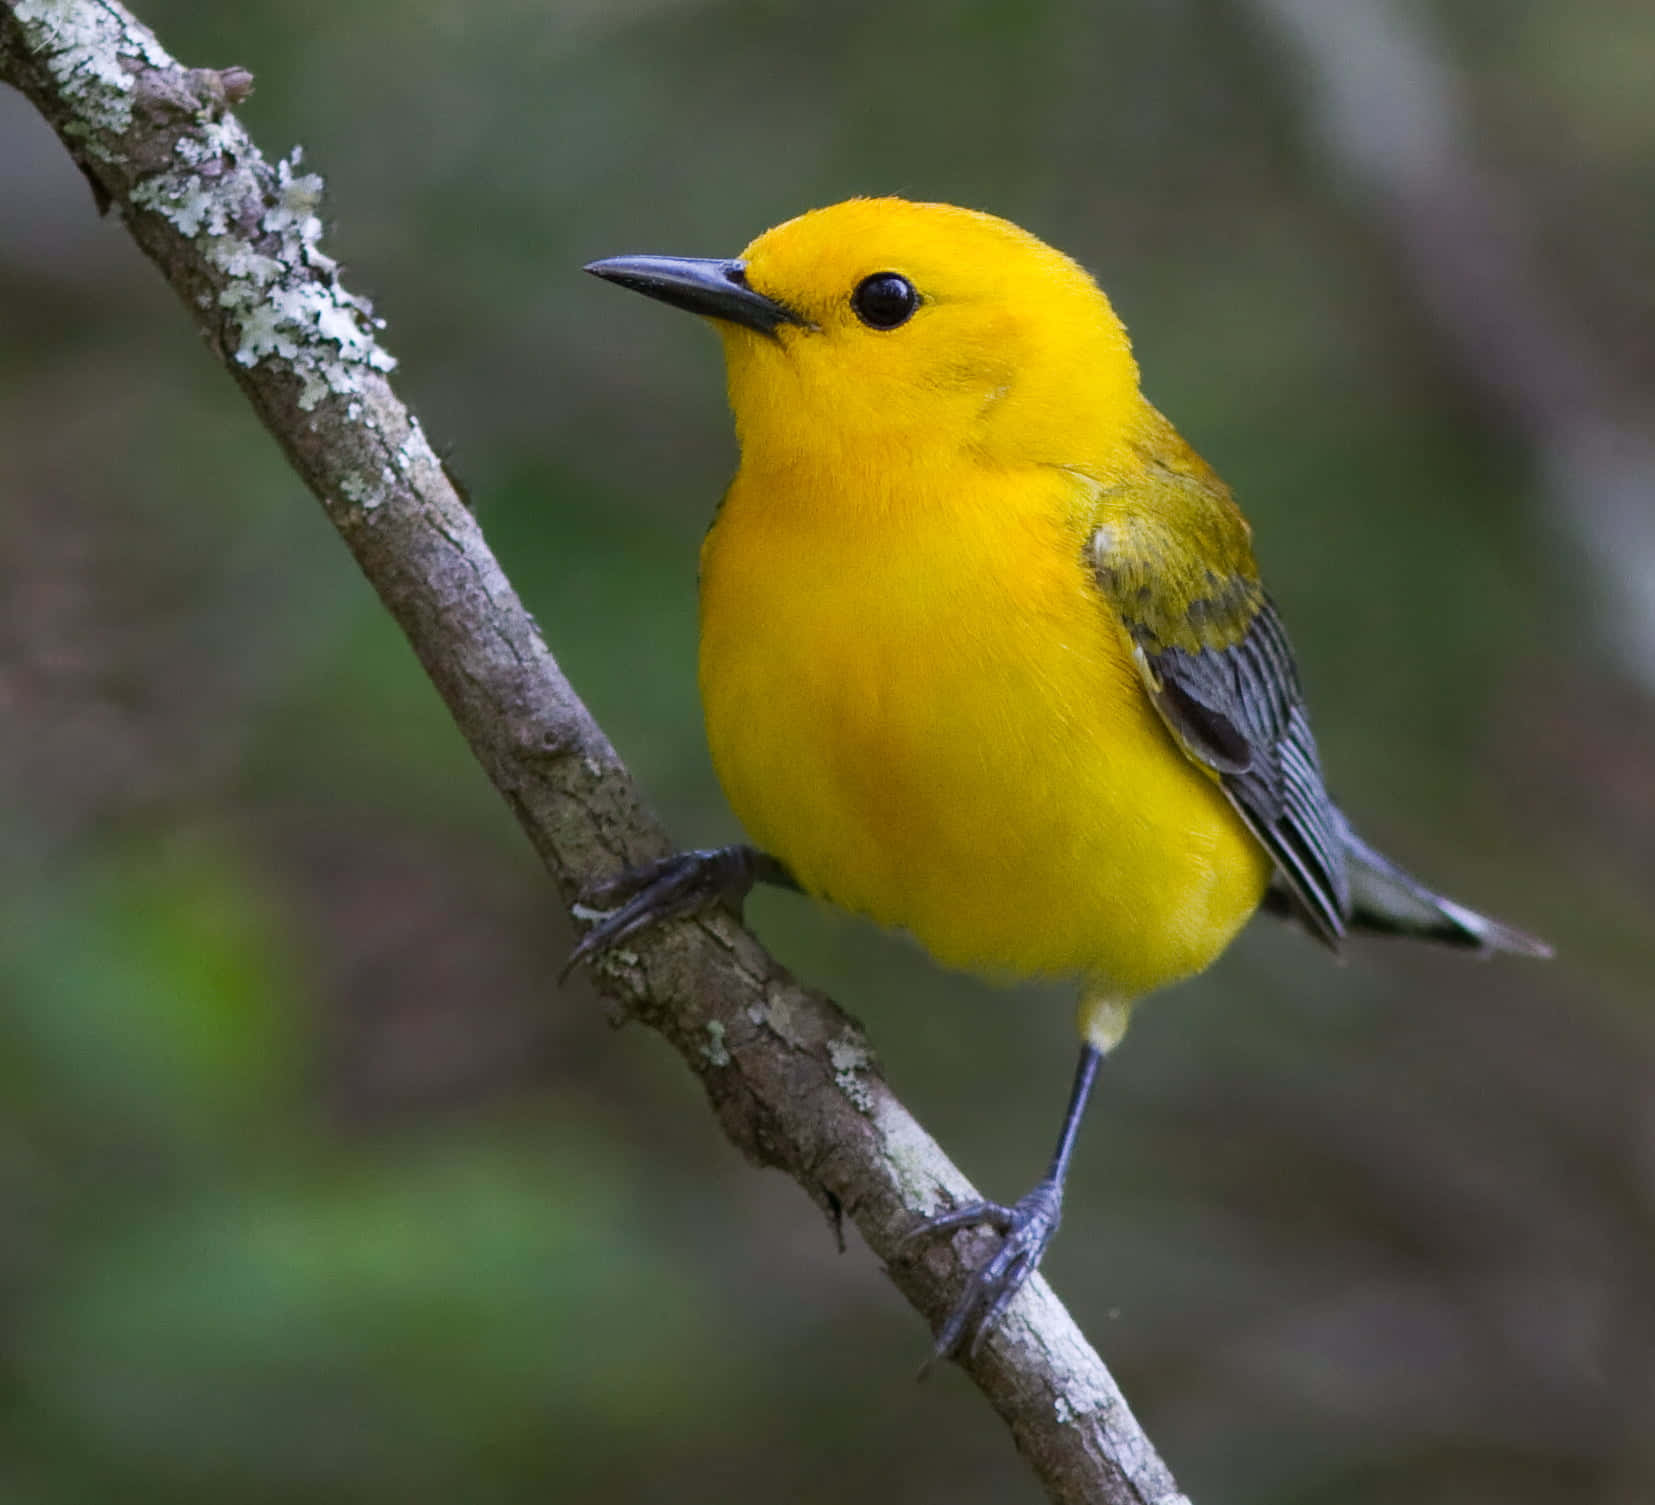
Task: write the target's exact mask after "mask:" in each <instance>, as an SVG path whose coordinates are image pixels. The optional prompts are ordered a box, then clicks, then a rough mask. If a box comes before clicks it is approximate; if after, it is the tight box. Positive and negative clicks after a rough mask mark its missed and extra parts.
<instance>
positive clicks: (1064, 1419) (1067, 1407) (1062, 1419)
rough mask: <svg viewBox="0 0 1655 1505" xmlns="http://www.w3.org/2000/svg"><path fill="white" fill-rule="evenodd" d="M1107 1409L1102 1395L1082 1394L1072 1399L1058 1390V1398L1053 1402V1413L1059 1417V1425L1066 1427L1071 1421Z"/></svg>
mask: <svg viewBox="0 0 1655 1505" xmlns="http://www.w3.org/2000/svg"><path fill="white" fill-rule="evenodd" d="M1104 1409H1105V1401H1104V1400H1103V1398H1102V1397H1099V1396H1096V1395H1092V1396H1082V1397H1080V1399H1079V1400H1071V1399H1070V1397H1069V1396H1068V1395H1067V1394H1066V1393H1065V1392H1063V1391H1061V1390H1060V1391H1058V1394H1057V1400H1056V1401H1055V1402H1053V1404H1052V1414H1053V1415H1054V1416H1055V1417H1056V1418H1057V1423H1058V1425H1059V1426H1062V1427H1066V1426H1068V1425H1069V1423H1070V1422H1073V1421H1079V1420H1080V1419H1081V1418H1082V1417H1084V1416H1091V1415H1093V1414H1095V1413H1096V1412H1098V1411H1102V1410H1104Z"/></svg>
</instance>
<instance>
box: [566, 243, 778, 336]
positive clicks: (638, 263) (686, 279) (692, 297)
mask: <svg viewBox="0 0 1655 1505" xmlns="http://www.w3.org/2000/svg"><path fill="white" fill-rule="evenodd" d="M586 270H587V271H589V272H590V273H591V274H592V275H593V276H594V277H602V278H603V280H604V281H605V282H618V283H619V284H620V285H621V286H622V287H629V288H631V289H632V290H633V291H634V292H637V293H643V294H644V295H645V296H646V297H650V298H658V299H659V300H660V301H661V302H662V303H670V304H671V305H672V306H673V307H674V308H687V309H688V310H689V311H690V312H691V313H692V314H702V315H704V316H705V317H706V318H709V319H728V320H729V321H730V322H731V323H732V324H745V325H746V326H747V328H749V329H756V330H758V331H759V333H760V334H768V335H773V334H775V332H776V330H777V329H778V328H779V327H780V326H781V325H783V324H808V320H805V319H802V318H800V317H799V315H798V314H796V313H794V312H793V310H792V309H790V308H788V307H786V306H785V305H784V304H781V303H777V302H776V301H775V300H774V299H773V298H766V297H765V296H764V294H763V293H760V292H755V291H754V290H753V289H752V288H750V287H749V286H748V285H747V268H746V266H745V265H744V264H743V263H741V262H739V261H716V260H708V259H706V258H702V257H695V256H611V257H609V258H608V259H607V260H605V261H594V262H591V263H589V264H588V265H587V267H586Z"/></svg>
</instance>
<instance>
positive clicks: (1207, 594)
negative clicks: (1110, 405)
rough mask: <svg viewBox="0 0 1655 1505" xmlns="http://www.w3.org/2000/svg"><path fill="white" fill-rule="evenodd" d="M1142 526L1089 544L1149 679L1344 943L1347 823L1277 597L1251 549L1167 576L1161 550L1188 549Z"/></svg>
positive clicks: (1314, 922)
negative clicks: (1162, 546) (1333, 796)
mask: <svg viewBox="0 0 1655 1505" xmlns="http://www.w3.org/2000/svg"><path fill="white" fill-rule="evenodd" d="M1135 531H1136V530H1133V529H1131V528H1129V527H1127V526H1125V525H1123V524H1122V523H1121V522H1119V521H1116V522H1112V523H1111V524H1110V525H1108V526H1106V527H1103V528H1100V529H1099V530H1098V531H1097V533H1096V534H1094V535H1093V538H1092V540H1091V544H1090V548H1089V554H1090V557H1091V561H1092V563H1093V567H1094V571H1095V578H1096V579H1097V582H1098V585H1099V587H1100V588H1101V589H1102V591H1103V593H1104V595H1105V597H1106V598H1107V599H1108V601H1109V604H1110V605H1111V606H1112V607H1113V608H1114V609H1115V611H1116V612H1117V613H1118V614H1119V616H1120V619H1121V621H1122V623H1123V625H1124V626H1125V627H1126V630H1127V633H1128V635H1129V636H1130V637H1131V639H1132V644H1133V654H1134V657H1135V658H1136V660H1137V664H1138V671H1139V673H1140V674H1141V675H1142V677H1143V681H1144V687H1145V689H1146V690H1147V691H1148V692H1149V696H1150V699H1151V700H1152V701H1153V702H1154V704H1155V708H1156V710H1157V711H1159V712H1160V714H1161V719H1162V720H1163V721H1164V722H1165V723H1166V725H1167V728H1168V730H1169V731H1171V733H1172V735H1173V737H1174V738H1175V739H1176V740H1177V742H1178V745H1179V746H1180V747H1182V748H1183V750H1184V752H1185V753H1186V754H1187V755H1188V756H1189V757H1190V758H1191V759H1192V760H1193V761H1194V762H1196V763H1198V764H1200V765H1201V766H1203V767H1205V768H1207V769H1209V770H1210V771H1211V772H1212V773H1213V774H1215V775H1216V776H1217V778H1218V782H1219V784H1220V786H1221V787H1222V788H1223V790H1224V792H1225V794H1226V795H1227V796H1228V797H1229V800H1230V803H1231V804H1232V805H1234V806H1235V809H1236V811H1237V813H1238V814H1239V815H1240V816H1241V818H1242V819H1243V820H1244V821H1246V823H1247V825H1248V827H1249V829H1251V831H1252V832H1253V834H1254V835H1255V836H1257V837H1258V839H1259V841H1260V842H1262V843H1263V845H1264V847H1265V848H1266V850H1267V851H1268V852H1269V853H1270V856H1271V858H1272V859H1273V860H1274V861H1275V864H1276V867H1277V869H1278V870H1279V872H1280V874H1281V877H1282V879H1283V881H1284V882H1285V883H1286V885H1287V887H1288V889H1289V891H1290V893H1291V894H1292V897H1293V901H1294V908H1295V909H1296V911H1297V912H1298V913H1299V914H1300V916H1301V918H1302V919H1303V920H1304V921H1305V923H1306V924H1307V925H1308V926H1309V927H1310V930H1311V932H1312V934H1314V935H1317V936H1319V937H1320V938H1321V939H1322V940H1324V941H1326V942H1327V944H1328V945H1330V946H1335V947H1336V946H1337V945H1338V943H1339V940H1340V938H1341V937H1342V936H1343V935H1344V933H1345V925H1346V920H1347V918H1348V916H1349V914H1350V882H1349V877H1348V875H1347V872H1346V867H1345V856H1344V844H1343V842H1342V840H1341V836H1340V831H1341V826H1340V821H1339V816H1338V813H1337V812H1336V810H1335V809H1334V806H1333V803H1332V801H1331V800H1330V799H1329V798H1328V794H1327V790H1326V788H1325V787H1324V786H1323V783H1322V769H1321V762H1320V759H1319V758H1318V756H1317V753H1316V739H1315V737H1314V736H1313V735H1312V734H1311V730H1310V720H1309V718H1308V716H1307V715H1306V713H1305V707H1304V696H1303V693H1302V691H1301V690H1300V688H1299V676H1298V671H1297V669H1296V668H1295V666H1294V663H1293V651H1292V649H1291V648H1290V647H1289V645H1288V642H1287V635H1286V633H1285V632H1284V631H1283V630H1282V625H1281V620H1280V618H1279V617H1278V616H1277V615H1276V609H1275V607H1274V606H1273V605H1272V604H1271V602H1270V600H1269V598H1268V597H1267V596H1266V595H1265V594H1264V590H1263V588H1262V587H1261V586H1260V585H1259V583H1258V580H1257V577H1256V575H1255V574H1254V573H1253V571H1252V569H1251V559H1250V557H1249V558H1248V559H1247V560H1246V561H1245V567H1244V568H1241V569H1233V570H1228V571H1225V572H1224V573H1222V574H1220V573H1217V572H1215V571H1213V570H1210V569H1205V568H1201V569H1197V570H1191V569H1189V568H1188V566H1187V564H1186V567H1185V569H1184V570H1183V571H1182V572H1179V571H1177V570H1174V571H1172V572H1170V574H1169V575H1168V576H1166V577H1165V578H1163V577H1162V573H1161V571H1159V570H1158V569H1157V568H1156V564H1157V562H1158V560H1161V559H1167V558H1178V557H1179V556H1178V554H1177V553H1176V552H1168V551H1164V550H1159V549H1156V548H1154V547H1153V546H1152V545H1153V544H1154V542H1155V541H1156V540H1155V538H1154V536H1153V535H1154V534H1155V533H1156V532H1159V531H1160V530H1158V529H1154V528H1153V527H1151V528H1149V529H1148V530H1147V531H1148V532H1149V534H1150V536H1148V537H1144V536H1138V537H1134V536H1133V534H1134V532H1135ZM1162 541H1163V542H1165V541H1166V540H1162ZM1134 545H1138V547H1134ZM1145 545H1151V546H1150V547H1145Z"/></svg>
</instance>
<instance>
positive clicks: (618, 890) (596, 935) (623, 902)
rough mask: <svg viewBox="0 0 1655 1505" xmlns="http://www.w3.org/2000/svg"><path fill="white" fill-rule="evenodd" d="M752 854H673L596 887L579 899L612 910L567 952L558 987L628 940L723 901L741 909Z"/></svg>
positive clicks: (742, 850) (737, 850) (717, 850)
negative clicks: (587, 964)
mask: <svg viewBox="0 0 1655 1505" xmlns="http://www.w3.org/2000/svg"><path fill="white" fill-rule="evenodd" d="M756 876H757V874H756V873H755V871H754V863H753V854H752V853H751V852H750V850H749V849H748V848H746V847H714V848H711V849H710V850H706V851H697V852H674V853H673V854H672V855H671V856H670V857H662V858H660V859H658V860H657V861H655V862H646V863H645V864H644V865H643V866H642V867H635V868H629V869H628V870H627V871H626V872H624V873H622V874H621V875H620V876H619V877H616V878H611V879H608V880H607V881H605V882H603V883H597V884H594V885H593V886H592V887H591V888H589V889H587V890H586V891H585V892H584V893H582V894H581V896H580V898H581V904H582V906H584V907H585V908H587V909H594V910H603V909H608V910H609V913H607V914H605V915H604V916H603V917H602V918H601V919H600V920H598V922H597V923H596V924H595V925H593V926H592V928H591V929H590V930H588V931H587V932H586V934H585V935H584V936H582V937H581V939H580V944H579V945H577V946H576V947H575V949H574V950H573V951H571V952H570V953H569V959H568V961H566V962H564V964H563V970H562V971H561V972H559V973H558V975H557V980H558V982H559V983H562V982H565V981H567V979H568V977H569V974H570V973H571V972H573V971H574V970H575V968H576V967H578V966H579V965H580V964H581V963H582V962H584V961H588V960H590V959H591V958H592V957H594V956H597V955H598V954H600V953H601V952H604V951H608V950H609V949H611V948H612V947H614V946H618V945H620V943H621V942H622V941H624V940H627V939H628V938H629V937H631V936H634V935H636V934H637V933H638V932H639V931H640V930H647V929H649V927H650V926H652V925H658V924H660V923H661V921H662V920H674V919H678V918H680V917H682V916H684V915H690V914H695V913H697V912H699V911H700V910H703V909H707V908H709V907H710V906H711V905H713V904H716V903H718V902H720V901H724V902H726V903H735V904H739V903H740V901H741V900H742V899H743V898H745V897H746V895H747V892H748V890H749V889H751V888H752V886H753V881H754V879H755V877H756Z"/></svg>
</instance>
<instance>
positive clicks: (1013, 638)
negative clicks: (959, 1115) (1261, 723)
mask: <svg viewBox="0 0 1655 1505" xmlns="http://www.w3.org/2000/svg"><path fill="white" fill-rule="evenodd" d="M787 484H788V486H789V487H790V488H795V489H794V490H793V491H791V492H790V493H789V495H790V502H789V504H788V505H786V506H783V505H778V504H777V501H776V495H775V490H776V489H775V488H774V487H772V488H771V491H770V494H768V495H767V494H766V488H765V487H764V485H763V483H762V481H760V480H759V479H758V478H755V477H751V476H748V475H743V476H742V477H738V479H737V481H736V483H735V485H734V486H733V487H732V488H731V492H730V495H729V496H728V498H727V499H726V501H725V505H724V507H723V509H722V511H721V513H720V515H719V519H718V522H717V523H716V525H715V526H714V528H713V530H712V531H711V532H710V533H709V534H708V537H707V542H706V544H705V546H704V548H703V551H702V582H701V694H702V701H703V705H704V708H705V712H706V719H707V734H708V740H709V743H710V745H711V750H712V756H713V763H714V766H715V767H716V769H717V771H718V775H719V778H720V780H721V782H722V783H723V786H724V790H725V793H726V795H727V796H728V798H729V800H730V804H731V806H732V807H733V808H734V810H735V812H736V815H737V817H738V818H739V819H740V820H741V822H742V824H743V826H744V827H745V828H746V830H747V832H748V835H749V836H750V838H751V839H752V841H753V842H754V843H755V844H756V845H757V846H759V847H761V848H762V849H764V850H766V851H769V852H772V853H774V854H775V855H776V856H778V857H780V858H781V859H782V860H783V861H785V862H786V863H787V864H788V866H789V867H791V868H792V870H793V872H794V873H795V874H796V875H797V877H798V878H799V880H800V882H801V883H802V884H803V885H804V886H805V888H806V889H808V890H809V891H810V892H812V893H815V894H819V895H821V896H822V897H824V898H827V899H829V900H832V901H833V902H834V903H837V904H840V905H842V906H844V907H846V908H848V909H851V910H855V911H858V912H861V913H863V914H866V915H868V916H869V917H871V918H872V919H873V920H875V921H877V922H878V923H880V924H882V925H888V926H896V927H900V928H902V929H905V930H907V931H909V932H911V933H912V934H913V935H914V936H915V938H916V939H917V940H918V941H919V942H920V943H921V944H922V945H923V946H924V947H925V948H926V949H927V950H928V951H929V952H931V953H932V955H934V956H935V957H936V958H937V959H938V960H939V961H942V962H944V963H947V964H949V965H953V966H960V967H966V968H970V969H973V970H978V971H986V972H989V973H996V974H1002V975H1015V976H1078V977H1081V978H1084V979H1086V980H1087V982H1088V984H1089V985H1090V988H1091V990H1092V991H1093V992H1094V993H1103V994H1108V995H1111V996H1113V997H1116V998H1121V999H1131V998H1137V997H1140V996H1142V995H1143V994H1144V993H1147V992H1150V991H1152V990H1153V989H1155V988H1158V987H1161V986H1163V985H1165V984H1166V983H1169V982H1173V981H1176V980H1177V979H1178V978H1181V977H1187V976H1189V975H1190V974H1192V973H1194V972H1197V971H1200V970H1201V969H1202V968H1203V967H1205V966H1207V965H1208V964H1209V963H1210V962H1211V961H1212V960H1213V959H1214V958H1215V957H1216V956H1217V955H1218V954H1219V952H1221V951H1222V950H1223V949H1224V947H1225V946H1226V945H1227V944H1228V943H1229V941H1230V940H1231V938H1232V937H1233V936H1234V934H1235V933H1236V931H1237V930H1238V929H1239V928H1240V927H1241V925H1242V924H1243V923H1244V922H1245V921H1246V919H1247V917H1248V916H1249V915H1250V914H1251V913H1252V911H1253V909H1254V908H1255V907H1256V906H1257V904H1258V901H1259V898H1260V896H1261V895H1262V893H1263V890H1264V886H1265V883H1266V881H1267V879H1268V876H1269V861H1268V858H1267V857H1266V855H1265V854H1264V852H1263V850H1262V848H1260V846H1259V845H1258V843H1257V842H1256V841H1255V840H1254V839H1253V837H1252V835H1251V834H1250V833H1249V832H1248V831H1247V829H1246V827H1245V826H1244V825H1243V824H1242V823H1241V821H1240V819H1239V817H1237V816H1236V814H1235V812H1234V811H1233V810H1232V809H1231V808H1230V806H1229V804H1228V802H1227V801H1226V800H1225V799H1224V797H1223V794H1222V793H1221V791H1220V790H1219V788H1218V787H1217V785H1216V784H1215V783H1214V782H1213V780H1212V779H1211V778H1209V777H1208V776H1207V775H1206V774H1205V773H1204V772H1202V771H1201V770H1200V769H1198V768H1196V767H1195V766H1194V765H1193V764H1192V763H1190V761H1189V760H1188V759H1187V758H1186V757H1185V756H1184V755H1183V753H1182V752H1181V751H1180V750H1179V749H1178V747H1177V746H1176V744H1175V743H1174V742H1173V741H1172V739H1171V737H1170V736H1169V735H1168V733H1167V732H1166V730H1165V728H1164V727H1163V726H1162V725H1161V723H1160V720H1159V718H1158V717H1157V715H1156V713H1155V710H1154V708H1153V707H1152V706H1151V705H1150V703H1149V701H1148V698H1147V696H1146V695H1145V693H1144V691H1143V688H1142V686H1141V684H1140V683H1139V680H1138V677H1137V674H1136V671H1135V669H1134V666H1133V664H1132V660H1131V656H1130V649H1129V645H1128V643H1127V641H1126V636H1125V633H1124V631H1123V630H1122V628H1121V627H1120V625H1119V624H1118V622H1116V621H1115V620H1114V619H1113V617H1112V615H1111V614H1110V613H1109V612H1108V610H1107V608H1106V607H1105V606H1104V604H1103V602H1102V600H1101V598H1100V597H1099V595H1098V594H1097V592H1096V590H1095V589H1094V588H1093V587H1092V585H1091V583H1090V581H1089V580H1088V578H1087V575H1086V571H1085V568H1084V566H1083V564H1082V559H1081V544H1082V540H1083V539H1084V537H1085V534H1086V532H1087V531H1088V528H1089V520H1088V517H1087V515H1086V508H1085V506H1084V504H1083V500H1082V498H1081V497H1080V496H1079V495H1078V494H1077V493H1076V491H1075V483H1074V482H1073V481H1072V480H1070V479H1069V478H1068V477H1066V476H1064V475H1063V474H1062V473H1060V472H1056V471H1049V472H1032V473H1028V474H1026V475H1021V476H1004V477H1002V478H1000V479H999V480H998V481H994V482H985V480H984V478H983V477H981V476H978V475H973V476H971V477H960V476H952V477H942V476H937V475H930V476H928V477H927V478H925V479H923V480H919V479H916V480H915V482H914V484H913V485H911V486H910V487H908V488H906V489H905V490H904V491H902V492H901V493H900V496H899V497H898V498H897V499H896V501H895V502H894V503H892V504H882V505H878V506H869V505H858V506H857V507H856V508H855V509H854V510H852V509H848V508H846V507H845V506H844V505H841V504H828V505H814V506H813V505H798V497H797V493H796V488H797V487H798V485H799V482H798V479H797V477H796V476H795V477H789V478H788V480H787ZM964 484H971V485H974V486H979V487H980V486H982V485H984V484H993V485H995V486H996V488H997V492H1003V493H1004V494H1003V496H998V497H997V501H996V504H995V505H992V506H983V505H981V504H980V493H979V504H978V505H975V506H973V507H971V508H970V509H962V508H961V507H960V506H959V504H958V498H959V496H960V495H961V490H960V487H961V486H962V485H964Z"/></svg>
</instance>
